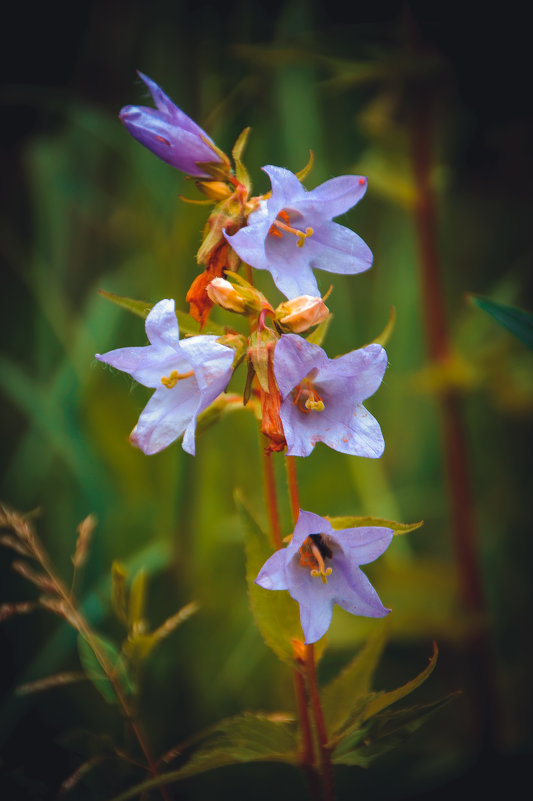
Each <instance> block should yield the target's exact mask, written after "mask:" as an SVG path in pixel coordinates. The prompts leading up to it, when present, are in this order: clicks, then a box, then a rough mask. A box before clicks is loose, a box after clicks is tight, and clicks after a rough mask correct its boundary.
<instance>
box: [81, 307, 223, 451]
mask: <svg viewBox="0 0 533 801" xmlns="http://www.w3.org/2000/svg"><path fill="white" fill-rule="evenodd" d="M146 334H147V336H148V339H149V341H150V345H145V346H142V347H135V348H118V349H117V350H111V351H109V352H108V353H104V354H103V355H102V356H101V355H100V354H96V358H97V359H99V360H100V361H101V362H105V363H106V364H110V365H111V366H112V367H115V368H116V369H117V370H122V371H123V372H125V373H129V374H130V375H131V376H132V378H134V379H135V380H136V381H138V382H139V384H143V385H144V386H145V387H153V388H154V389H155V392H154V394H153V395H152V397H151V398H150V400H149V401H148V403H147V405H146V406H145V408H144V410H143V411H142V412H141V416H140V417H139V422H138V423H137V425H136V427H135V428H134V430H133V432H132V434H131V439H132V441H133V442H134V444H136V445H138V446H139V448H140V449H141V450H142V451H144V453H147V454H152V453H157V452H158V451H161V450H163V448H166V447H167V445H170V443H171V442H174V440H175V439H177V438H178V437H179V436H180V435H181V434H184V437H183V450H185V451H187V453H191V454H193V455H194V432H195V428H196V417H197V415H198V414H199V413H200V412H202V411H203V410H204V409H205V408H207V406H209V404H210V403H212V402H213V401H214V400H215V398H217V397H218V395H220V393H221V392H223V391H224V389H225V388H226V385H227V384H228V381H229V380H230V378H231V374H232V364H233V356H234V354H233V350H232V349H231V348H228V347H226V346H225V345H220V344H219V343H218V342H217V337H216V336H209V335H205V336H195V337H189V338H187V339H184V340H182V341H181V342H180V341H179V328H178V321H177V319H176V313H175V310H174V301H173V300H160V301H159V303H156V305H155V306H154V307H153V309H152V310H151V311H150V313H149V315H148V317H147V318H146Z"/></svg>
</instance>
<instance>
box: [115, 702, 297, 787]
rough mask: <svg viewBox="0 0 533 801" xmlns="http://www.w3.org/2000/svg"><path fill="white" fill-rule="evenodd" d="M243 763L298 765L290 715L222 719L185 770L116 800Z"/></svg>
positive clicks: (154, 780) (206, 737)
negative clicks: (225, 766)
mask: <svg viewBox="0 0 533 801" xmlns="http://www.w3.org/2000/svg"><path fill="white" fill-rule="evenodd" d="M243 762H285V763H288V764H291V765H297V764H298V740H297V734H296V727H295V725H294V723H293V722H292V719H290V717H289V716H287V715H281V716H280V715H260V714H250V713H248V714H244V715H240V716H238V717H235V718H229V719H228V720H223V721H221V722H220V723H218V724H216V725H215V726H213V728H212V729H209V730H208V732H207V733H206V736H205V737H204V738H203V742H202V745H200V747H199V748H198V749H197V750H196V751H195V752H194V753H193V754H192V756H191V758H190V759H189V760H188V762H187V763H186V764H185V765H184V766H183V767H181V768H179V769H178V770H175V771H172V772H169V773H163V774H161V775H160V776H158V777H157V778H156V779H150V780H149V781H147V782H143V783H142V784H138V785H136V786H135V787H131V788H130V789H129V790H126V792H124V793H121V794H120V795H118V796H116V797H115V798H114V799H113V801H127V799H129V798H134V797H138V796H139V795H140V794H141V793H143V792H145V791H147V790H151V789H153V788H154V787H161V785H169V784H171V783H173V782H177V781H180V780H181V779H188V778H190V777H191V776H196V775H198V774H200V773H206V772H207V771H209V770H213V769H214V768H220V767H223V766H224V765H234V764H237V763H243Z"/></svg>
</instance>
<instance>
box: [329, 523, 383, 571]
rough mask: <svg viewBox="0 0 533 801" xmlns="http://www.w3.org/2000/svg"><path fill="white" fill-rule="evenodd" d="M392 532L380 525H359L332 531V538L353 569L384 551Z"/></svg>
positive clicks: (365, 563)
mask: <svg viewBox="0 0 533 801" xmlns="http://www.w3.org/2000/svg"><path fill="white" fill-rule="evenodd" d="M393 534H394V532H393V531H392V529H390V528H383V527H380V526H360V527H358V528H345V529H342V530H339V531H334V532H333V535H332V538H333V540H334V541H335V542H337V543H338V544H339V545H340V547H341V548H342V550H343V552H344V556H345V558H346V561H347V562H348V564H350V565H351V566H352V567H353V568H354V569H355V568H356V567H357V566H358V565H367V564H368V563H369V562H373V561H374V560H375V559H377V558H378V556H381V554H383V553H385V551H386V550H387V548H388V547H389V545H390V544H391V542H392V538H393Z"/></svg>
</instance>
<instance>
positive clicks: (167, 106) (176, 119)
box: [137, 70, 215, 156]
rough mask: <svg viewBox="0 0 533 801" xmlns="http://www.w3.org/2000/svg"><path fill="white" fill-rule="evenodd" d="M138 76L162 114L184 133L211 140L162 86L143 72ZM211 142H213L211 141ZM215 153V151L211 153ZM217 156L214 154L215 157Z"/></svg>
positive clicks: (138, 72)
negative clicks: (187, 132)
mask: <svg viewBox="0 0 533 801" xmlns="http://www.w3.org/2000/svg"><path fill="white" fill-rule="evenodd" d="M137 75H138V76H139V78H140V79H141V80H142V81H144V83H145V84H146V86H147V87H148V89H149V90H150V94H151V95H152V98H153V100H154V103H155V104H156V106H157V108H158V109H159V111H161V112H165V113H166V114H167V115H168V116H169V118H170V119H172V122H173V123H174V124H175V125H177V126H179V127H180V128H183V130H184V131H189V133H191V134H195V136H199V137H202V136H205V137H206V139H209V137H208V136H207V134H206V132H205V131H204V130H203V129H202V128H200V126H199V125H197V124H196V123H195V122H194V120H191V118H190V117H188V116H187V114H185V112H184V111H182V110H181V109H180V108H179V107H178V106H176V104H175V103H173V102H172V100H171V99H170V98H169V97H168V95H166V94H165V92H163V90H162V89H161V87H160V86H158V85H157V83H156V82H155V81H153V80H152V79H151V78H149V77H148V76H147V75H144V74H143V73H142V72H140V71H139V70H137ZM210 141H211V140H210ZM211 152H212V153H213V151H211ZM214 155H215V154H214V153H213V156H214Z"/></svg>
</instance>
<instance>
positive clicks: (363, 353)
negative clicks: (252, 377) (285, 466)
mask: <svg viewBox="0 0 533 801" xmlns="http://www.w3.org/2000/svg"><path fill="white" fill-rule="evenodd" d="M386 367H387V354H386V352H385V350H384V349H383V348H382V347H381V345H375V344H374V345H367V346H366V347H365V348H359V350H353V351H351V353H347V354H345V355H344V356H340V357H339V358H338V359H328V357H327V355H326V353H325V351H323V350H322V348H319V347H318V345H312V344H311V343H310V342H307V340H306V339H303V337H299V336H297V335H296V334H283V335H282V337H281V339H280V340H279V342H278V343H277V345H276V349H275V351H274V374H275V377H276V382H277V385H278V387H279V390H280V392H281V401H282V402H281V408H280V417H281V422H282V424H283V431H284V434H285V439H286V441H287V454H288V455H289V456H309V454H310V453H311V451H312V450H313V448H314V446H315V444H316V443H317V442H323V443H324V444H325V445H328V446H329V447H330V448H333V449H334V450H336V451H340V452H341V453H350V454H353V455H355V456H367V457H370V458H371V459H377V458H379V457H380V456H381V454H382V453H383V450H384V447H385V443H384V441H383V435H382V433H381V428H380V427H379V423H378V422H377V420H376V419H375V418H374V417H372V415H371V414H370V413H369V412H367V410H366V409H365V407H364V406H363V401H364V400H366V398H369V397H370V396H371V395H373V394H374V392H376V390H377V389H378V387H379V385H380V384H381V381H382V379H383V375H384V373H385V370H386Z"/></svg>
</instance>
